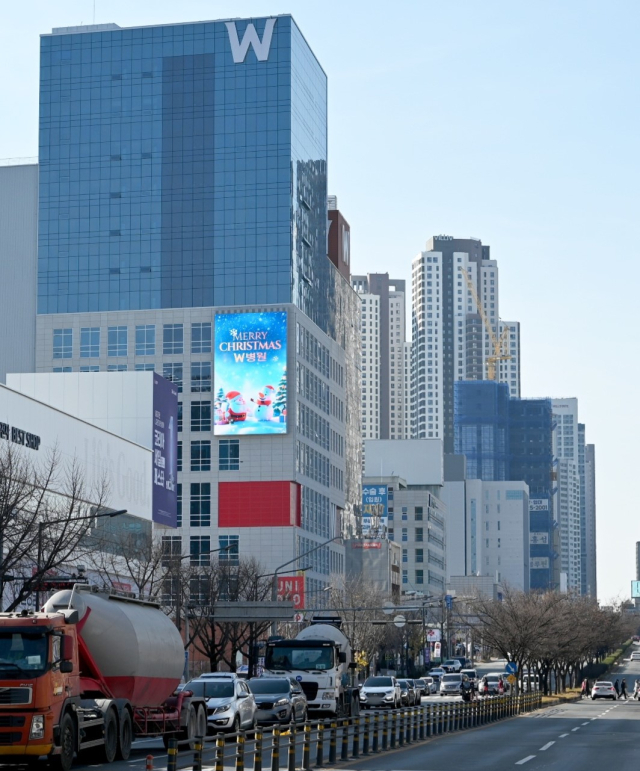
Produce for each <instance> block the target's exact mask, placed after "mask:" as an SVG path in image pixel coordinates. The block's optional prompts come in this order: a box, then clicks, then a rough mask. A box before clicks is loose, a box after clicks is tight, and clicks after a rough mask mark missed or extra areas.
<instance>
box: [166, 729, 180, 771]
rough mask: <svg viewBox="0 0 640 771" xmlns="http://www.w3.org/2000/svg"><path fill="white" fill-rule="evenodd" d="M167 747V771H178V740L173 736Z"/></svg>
mask: <svg viewBox="0 0 640 771" xmlns="http://www.w3.org/2000/svg"><path fill="white" fill-rule="evenodd" d="M168 745H169V746H168V747H167V755H168V757H167V771H176V768H177V765H178V740H177V739H176V738H175V737H174V736H172V737H171V739H169V742H168Z"/></svg>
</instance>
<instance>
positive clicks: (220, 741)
mask: <svg viewBox="0 0 640 771" xmlns="http://www.w3.org/2000/svg"><path fill="white" fill-rule="evenodd" d="M167 771H168V769H167ZM216 771H224V736H223V735H222V734H218V735H217V736H216Z"/></svg>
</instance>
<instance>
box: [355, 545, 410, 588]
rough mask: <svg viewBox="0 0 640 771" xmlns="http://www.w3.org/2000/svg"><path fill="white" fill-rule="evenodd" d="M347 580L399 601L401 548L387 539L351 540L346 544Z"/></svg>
mask: <svg viewBox="0 0 640 771" xmlns="http://www.w3.org/2000/svg"><path fill="white" fill-rule="evenodd" d="M345 552H346V555H347V556H346V560H345V565H346V580H347V581H361V582H362V584H363V585H365V586H370V587H372V588H374V589H376V590H377V591H379V592H380V594H381V595H386V596H387V597H388V598H389V599H391V600H393V601H394V602H399V600H400V591H401V584H400V570H401V568H400V562H401V558H402V554H401V549H400V546H399V545H398V544H397V543H394V542H393V541H389V540H388V539H386V538H354V539H351V540H348V541H345Z"/></svg>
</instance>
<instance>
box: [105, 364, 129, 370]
mask: <svg viewBox="0 0 640 771" xmlns="http://www.w3.org/2000/svg"><path fill="white" fill-rule="evenodd" d="M126 371H127V365H126V364H108V365H107V372H126Z"/></svg>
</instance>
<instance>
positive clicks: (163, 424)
mask: <svg viewBox="0 0 640 771" xmlns="http://www.w3.org/2000/svg"><path fill="white" fill-rule="evenodd" d="M152 450H153V466H152V468H153V488H152V489H153V502H152V519H153V521H154V522H157V523H158V524H159V525H165V526H166V527H177V524H178V389H177V388H176V386H175V385H174V384H173V383H170V382H169V381H168V380H165V379H164V378H163V377H160V375H157V374H155V373H154V375H153V443H152Z"/></svg>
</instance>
